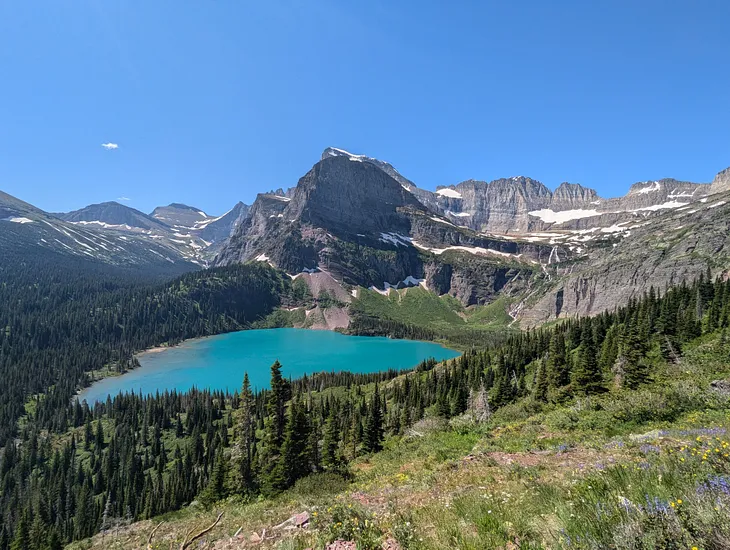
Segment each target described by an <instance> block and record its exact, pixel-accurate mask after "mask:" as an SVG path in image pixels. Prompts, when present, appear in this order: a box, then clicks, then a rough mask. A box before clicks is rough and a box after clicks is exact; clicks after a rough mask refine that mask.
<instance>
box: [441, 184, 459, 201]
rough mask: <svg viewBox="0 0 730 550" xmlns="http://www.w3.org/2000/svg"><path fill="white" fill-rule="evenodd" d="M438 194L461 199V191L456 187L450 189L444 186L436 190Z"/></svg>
mask: <svg viewBox="0 0 730 550" xmlns="http://www.w3.org/2000/svg"><path fill="white" fill-rule="evenodd" d="M436 194H437V195H441V196H442V197H449V198H451V199H460V198H461V193H459V192H458V191H457V190H456V189H450V188H448V187H444V188H443V189H438V190H437V191H436Z"/></svg>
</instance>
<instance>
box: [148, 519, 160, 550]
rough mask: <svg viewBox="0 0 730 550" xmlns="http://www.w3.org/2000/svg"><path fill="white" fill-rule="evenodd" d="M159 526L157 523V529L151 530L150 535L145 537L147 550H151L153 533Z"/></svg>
mask: <svg viewBox="0 0 730 550" xmlns="http://www.w3.org/2000/svg"><path fill="white" fill-rule="evenodd" d="M160 525H162V522H160V523H158V524H157V527H155V528H154V529H152V531H150V534H149V536H148V537H147V550H152V537H154V536H155V533H156V532H157V530H158V529H159V528H160Z"/></svg>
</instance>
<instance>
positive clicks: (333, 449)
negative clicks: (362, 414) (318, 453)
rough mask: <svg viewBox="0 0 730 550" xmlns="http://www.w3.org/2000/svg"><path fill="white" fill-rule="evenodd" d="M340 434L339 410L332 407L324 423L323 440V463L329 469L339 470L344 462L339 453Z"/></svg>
mask: <svg viewBox="0 0 730 550" xmlns="http://www.w3.org/2000/svg"><path fill="white" fill-rule="evenodd" d="M339 434H340V432H339V429H338V426H337V411H336V409H335V408H334V407H332V408H331V409H330V413H329V415H327V421H326V422H325V425H324V441H323V442H322V465H323V466H324V467H325V468H326V469H327V470H338V469H339V468H340V465H341V463H342V459H341V457H340V453H339V439H340V435H339Z"/></svg>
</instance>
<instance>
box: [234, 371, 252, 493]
mask: <svg viewBox="0 0 730 550" xmlns="http://www.w3.org/2000/svg"><path fill="white" fill-rule="evenodd" d="M254 407H255V401H254V396H253V392H252V391H251V383H250V382H249V379H248V373H245V374H244V375H243V387H242V388H241V396H240V402H239V408H238V410H239V414H240V416H239V421H238V434H237V435H238V461H239V463H238V471H239V475H240V480H241V481H240V487H239V492H241V493H247V492H249V491H250V490H251V489H252V488H253V451H254V445H255V437H256V430H255V426H254V412H255V411H254Z"/></svg>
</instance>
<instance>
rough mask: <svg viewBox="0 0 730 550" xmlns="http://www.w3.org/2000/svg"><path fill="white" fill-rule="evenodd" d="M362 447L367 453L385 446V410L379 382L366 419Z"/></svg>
mask: <svg viewBox="0 0 730 550" xmlns="http://www.w3.org/2000/svg"><path fill="white" fill-rule="evenodd" d="M362 447H363V451H365V452H366V453H375V452H377V451H379V450H381V449H382V448H383V410H382V406H381V403H380V389H379V388H378V385H377V384H375V392H374V393H373V398H372V400H371V401H370V407H369V408H368V415H367V418H366V420H365V428H364V431H363V442H362Z"/></svg>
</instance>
